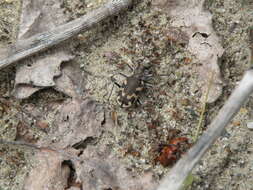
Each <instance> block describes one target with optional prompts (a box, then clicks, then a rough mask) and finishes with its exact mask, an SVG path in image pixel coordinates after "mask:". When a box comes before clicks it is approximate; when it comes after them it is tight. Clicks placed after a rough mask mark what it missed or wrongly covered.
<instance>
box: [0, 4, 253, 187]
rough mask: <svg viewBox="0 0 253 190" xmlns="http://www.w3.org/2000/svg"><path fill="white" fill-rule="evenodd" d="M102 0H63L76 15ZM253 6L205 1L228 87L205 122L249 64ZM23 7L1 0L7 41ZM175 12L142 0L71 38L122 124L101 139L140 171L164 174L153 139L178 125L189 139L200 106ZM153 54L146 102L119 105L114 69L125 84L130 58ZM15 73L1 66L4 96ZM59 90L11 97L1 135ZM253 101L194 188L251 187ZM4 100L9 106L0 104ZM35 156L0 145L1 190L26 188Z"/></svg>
mask: <svg viewBox="0 0 253 190" xmlns="http://www.w3.org/2000/svg"><path fill="white" fill-rule="evenodd" d="M104 2H105V1H99V0H98V1H91V0H90V1H85V4H86V5H88V8H85V7H86V6H78V5H80V4H82V3H83V2H82V1H81V0H72V1H70V0H64V3H63V8H64V9H65V11H66V14H69V15H71V18H77V17H79V16H80V15H82V14H85V12H87V11H88V10H90V9H92V8H94V7H96V6H99V5H101V4H102V3H104ZM252 6H253V5H252V2H250V0H248V1H246V0H244V1H241V0H238V1H233V0H224V1H223V0H206V3H205V7H206V9H207V10H209V11H210V12H211V13H212V14H213V27H214V30H215V31H216V32H217V34H218V35H219V37H220V39H221V42H222V46H223V47H224V49H225V52H224V55H223V57H222V60H221V63H220V68H221V72H222V76H223V81H224V87H223V94H222V95H221V97H220V98H219V99H218V100H217V101H216V102H215V103H213V104H209V105H208V106H207V110H206V112H205V119H204V128H205V127H206V126H208V124H209V123H210V122H211V120H212V118H214V116H215V115H216V114H217V111H218V110H219V109H220V108H221V106H222V105H223V104H224V102H225V101H226V100H227V98H228V96H229V94H230V93H231V91H232V90H233V88H234V87H235V85H236V84H237V82H238V81H239V80H240V79H241V77H242V74H243V73H244V71H245V70H246V69H247V68H248V67H249V64H248V60H249V50H248V36H247V29H248V27H249V26H252V24H253V12H252V10H253V9H252V8H253V7H252ZM20 7H21V2H20V1H18V0H1V1H0V47H1V48H2V47H5V46H8V44H10V43H13V42H15V37H16V34H17V30H18V20H19V12H20ZM169 19H170V18H168V17H167V16H166V14H164V13H159V14H158V13H157V12H156V11H154V10H153V8H152V6H151V5H150V1H149V0H143V1H142V2H141V3H136V4H135V5H134V7H133V8H132V9H131V11H129V12H127V13H123V14H121V15H119V16H118V17H115V18H111V19H109V20H107V21H106V22H104V23H103V24H101V25H99V26H97V27H96V28H94V29H92V30H91V31H89V32H87V33H84V34H82V36H81V37H80V36H79V38H77V39H78V40H79V42H78V43H75V44H73V50H74V53H75V55H76V59H75V61H76V62H77V63H79V64H80V68H82V70H84V71H88V72H89V73H91V75H89V77H88V84H87V88H88V89H89V93H90V95H91V96H93V98H94V99H96V100H97V101H99V102H100V103H102V104H104V105H105V106H106V107H107V108H108V109H109V110H110V111H111V112H112V113H113V114H114V115H117V118H118V127H117V128H116V129H115V131H114V132H113V134H111V137H110V135H109V136H108V138H106V139H103V140H102V141H103V142H104V143H107V144H111V145H112V149H113V150H114V152H115V154H116V155H118V157H120V158H121V159H122V162H125V163H127V164H128V166H129V168H130V169H131V170H134V171H136V172H140V173H141V172H143V171H147V170H152V171H154V172H155V174H156V175H157V177H158V178H160V177H162V176H163V174H164V173H165V172H167V171H168V170H169V168H164V167H163V166H161V165H160V164H158V163H154V157H155V154H153V153H152V151H151V150H152V148H153V146H155V145H157V144H158V143H162V142H166V139H167V138H168V136H169V132H170V130H171V129H179V130H180V131H181V135H182V136H186V137H188V138H189V139H190V141H191V140H192V138H193V136H194V134H195V131H196V126H197V123H198V120H199V116H200V112H201V107H202V103H201V101H200V97H201V95H202V94H201V91H200V90H199V87H198V76H197V74H196V71H195V70H194V69H192V68H195V67H196V64H197V62H196V61H194V57H193V56H192V55H191V54H190V53H189V52H187V51H186V49H185V48H184V47H182V46H180V45H179V44H171V43H170V42H168V39H167V38H166V35H164V30H166V28H168V27H169V24H168V23H169ZM83 39H85V40H83ZM147 57H148V58H149V59H147ZM154 57H156V60H155V61H156V62H157V64H156V65H155V66H154V73H156V75H155V76H154V77H153V79H152V81H151V82H152V83H153V87H152V88H150V89H148V90H147V92H146V94H145V95H144V96H142V97H141V101H142V105H141V106H140V107H138V108H136V109H132V110H131V111H126V110H124V109H121V108H120V107H119V105H118V104H117V103H116V96H117V87H116V86H115V87H114V89H113V90H112V87H113V83H112V82H111V80H110V76H111V75H115V78H116V79H117V81H118V83H121V82H122V79H123V78H122V77H121V76H120V75H117V74H118V73H120V72H121V73H124V74H126V75H130V74H131V70H130V69H129V68H128V67H127V66H126V64H125V63H128V64H130V65H131V66H133V67H134V66H136V63H138V62H140V61H141V62H148V61H149V60H150V59H151V58H154ZM14 73H15V68H9V69H6V70H5V71H4V72H1V73H0V96H1V97H3V96H8V95H9V94H10V91H11V89H12V87H13V80H14ZM111 91H112V95H111V96H110V93H111ZM55 97H61V95H59V94H58V93H57V92H55V91H52V90H45V91H43V92H40V93H36V94H35V95H34V96H32V97H31V98H29V99H28V100H25V101H16V100H15V101H13V100H12V102H14V103H13V104H12V105H11V106H9V107H8V111H7V112H6V113H4V114H3V115H1V116H2V117H0V118H1V119H0V124H1V129H0V136H1V138H4V139H8V140H15V137H16V133H17V123H18V122H19V120H18V119H17V118H16V117H15V113H16V112H18V111H20V108H21V109H22V107H23V106H25V105H26V104H34V105H37V106H41V107H43V105H45V104H46V102H48V101H50V100H51V99H54V98H55ZM252 106H253V100H252V99H250V100H248V101H247V103H246V104H245V105H244V106H243V108H241V110H240V112H239V114H238V115H237V116H236V117H235V118H234V120H233V121H232V123H231V124H230V125H229V126H228V127H227V128H226V131H225V132H224V134H223V136H222V137H221V138H219V140H218V141H217V142H216V143H215V145H214V146H213V147H212V149H211V150H210V151H208V153H207V154H206V155H205V157H204V158H203V159H202V161H201V163H200V164H199V165H198V166H197V167H196V169H195V170H194V172H193V174H194V182H193V184H192V186H191V187H189V189H196V190H202V189H208V190H209V189H210V190H225V189H228V190H252V189H253V140H252V136H253V131H250V130H249V129H248V128H247V127H246V124H247V122H248V121H249V120H251V119H252V116H253V114H252V111H251V110H252V108H251V107H252ZM1 107H3V105H2V104H1V103H0V108H1ZM0 111H1V109H0ZM0 114H2V113H1V112H0ZM152 121H156V122H157V123H156V125H157V127H158V128H156V129H152V128H151V129H150V128H148V127H147V126H148V123H151V122H152ZM31 128H32V129H33V128H35V127H34V126H31ZM34 131H35V132H36V129H34ZM35 134H36V133H35ZM38 138H40V136H39V135H38ZM129 150H131V151H129ZM129 152H130V153H129ZM32 155H33V153H32V151H31V150H29V149H28V148H20V147H16V146H6V145H0V163H1V170H0V190H7V189H15V190H16V189H22V185H23V181H24V178H25V176H26V175H27V173H28V172H29V170H30V168H31V167H32V162H33V161H32Z"/></svg>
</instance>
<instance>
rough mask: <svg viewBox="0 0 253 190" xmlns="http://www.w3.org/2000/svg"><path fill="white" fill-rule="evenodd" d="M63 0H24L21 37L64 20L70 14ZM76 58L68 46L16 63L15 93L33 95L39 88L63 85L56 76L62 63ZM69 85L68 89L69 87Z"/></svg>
mask: <svg viewBox="0 0 253 190" xmlns="http://www.w3.org/2000/svg"><path fill="white" fill-rule="evenodd" d="M61 4H62V0H57V1H54V0H37V1H32V0H24V1H23V8H22V14H21V22H20V31H19V35H18V39H25V38H28V37H30V36H32V35H34V34H37V33H39V32H43V31H47V30H49V29H52V28H54V27H55V26H57V25H59V24H62V23H65V22H66V21H67V19H68V18H67V16H66V15H64V14H63V10H62V9H61V8H60V7H61ZM71 59H73V56H72V55H71V53H70V50H69V48H68V47H64V49H63V48H62V49H59V48H56V49H54V50H51V51H48V52H45V53H42V54H40V55H39V56H35V57H33V58H29V59H27V60H25V61H23V64H22V65H21V66H19V67H17V73H16V79H15V88H14V91H13V95H14V96H15V97H16V98H19V99H23V98H27V97H29V96H31V95H32V94H33V93H35V92H36V91H38V90H41V89H43V88H47V87H55V86H56V89H61V91H63V92H64V93H66V94H67V95H69V91H67V92H65V91H64V90H63V89H62V88H61V86H58V85H59V83H57V84H56V83H55V81H54V78H55V77H58V78H59V77H60V76H61V69H60V66H61V63H62V62H67V61H69V60H71ZM70 88H71V86H70V87H68V89H70Z"/></svg>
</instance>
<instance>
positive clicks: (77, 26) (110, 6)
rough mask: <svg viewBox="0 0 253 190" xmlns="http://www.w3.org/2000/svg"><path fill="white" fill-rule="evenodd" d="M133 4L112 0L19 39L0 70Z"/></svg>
mask: <svg viewBox="0 0 253 190" xmlns="http://www.w3.org/2000/svg"><path fill="white" fill-rule="evenodd" d="M131 4H132V0H110V1H109V2H108V3H106V4H105V5H104V6H102V7H100V8H98V9H96V10H94V11H91V12H90V13H88V14H86V15H84V16H82V17H80V18H78V19H76V20H73V21H71V22H69V23H66V24H63V25H60V26H58V27H56V28H54V29H53V30H50V31H47V32H43V33H39V34H36V35H34V36H32V37H30V38H28V39H24V40H20V41H18V42H17V43H16V44H15V47H14V48H13V49H14V50H13V51H12V52H11V54H10V55H9V56H7V57H5V58H4V59H2V60H0V70H1V69H3V68H5V67H7V66H10V65H12V64H13V63H14V62H17V61H19V60H21V59H24V58H26V57H28V56H31V55H33V54H35V53H38V52H40V51H42V50H45V49H48V48H49V47H52V46H54V45H56V44H59V43H60V42H62V41H65V40H67V39H69V38H71V37H73V36H75V35H77V34H78V33H80V32H82V31H86V30H88V29H89V28H91V27H92V26H94V25H95V24H98V23H99V22H101V21H102V20H104V19H105V18H107V17H109V16H113V15H116V14H118V13H119V12H120V11H121V10H123V9H125V8H127V7H129V6H130V5H131Z"/></svg>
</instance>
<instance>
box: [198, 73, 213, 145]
mask: <svg viewBox="0 0 253 190" xmlns="http://www.w3.org/2000/svg"><path fill="white" fill-rule="evenodd" d="M213 76H214V71H212V72H211V76H210V79H209V83H208V87H207V91H206V95H205V99H204V102H203V105H202V109H201V115H200V119H199V123H198V126H197V130H196V134H195V136H194V138H193V142H196V141H197V139H198V137H199V133H200V130H201V126H202V123H203V120H204V114H205V111H206V102H207V98H208V95H209V92H210V89H211V85H212V82H213Z"/></svg>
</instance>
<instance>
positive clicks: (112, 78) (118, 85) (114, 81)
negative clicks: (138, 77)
mask: <svg viewBox="0 0 253 190" xmlns="http://www.w3.org/2000/svg"><path fill="white" fill-rule="evenodd" d="M111 81H112V82H113V83H114V84H115V85H116V86H117V87H119V88H121V85H120V84H119V83H117V82H116V79H115V78H114V77H113V76H111Z"/></svg>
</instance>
